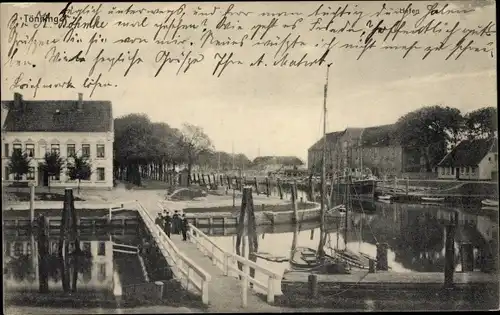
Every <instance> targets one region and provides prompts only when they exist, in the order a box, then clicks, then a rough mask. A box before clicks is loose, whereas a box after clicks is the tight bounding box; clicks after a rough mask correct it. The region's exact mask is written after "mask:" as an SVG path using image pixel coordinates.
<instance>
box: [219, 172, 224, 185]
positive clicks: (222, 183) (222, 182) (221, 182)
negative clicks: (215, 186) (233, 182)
mask: <svg viewBox="0 0 500 315" xmlns="http://www.w3.org/2000/svg"><path fill="white" fill-rule="evenodd" d="M219 183H220V185H221V186H222V185H224V181H223V177H222V174H220V175H219Z"/></svg>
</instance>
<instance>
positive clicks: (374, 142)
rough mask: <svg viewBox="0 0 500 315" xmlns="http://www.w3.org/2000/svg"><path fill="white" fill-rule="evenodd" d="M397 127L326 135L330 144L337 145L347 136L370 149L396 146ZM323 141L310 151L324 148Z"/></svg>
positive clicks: (377, 127)
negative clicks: (359, 141)
mask: <svg viewBox="0 0 500 315" xmlns="http://www.w3.org/2000/svg"><path fill="white" fill-rule="evenodd" d="M395 126H396V125H394V124H390V125H382V126H375V127H369V128H347V129H345V130H343V131H336V132H331V133H328V134H326V141H327V142H329V143H336V142H337V141H339V139H340V138H341V137H342V136H346V137H347V138H349V139H350V140H353V141H358V140H359V139H361V144H362V145H363V146H368V147H379V146H389V145H396V144H397V139H396V137H395V135H396V133H395ZM322 140H323V138H321V139H319V140H318V141H317V142H316V143H315V144H313V145H312V146H311V147H310V148H309V150H310V151H316V150H321V149H322V148H323V142H322Z"/></svg>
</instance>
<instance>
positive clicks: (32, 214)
mask: <svg viewBox="0 0 500 315" xmlns="http://www.w3.org/2000/svg"><path fill="white" fill-rule="evenodd" d="M30 222H31V226H32V227H33V223H34V222H35V183H34V182H30Z"/></svg>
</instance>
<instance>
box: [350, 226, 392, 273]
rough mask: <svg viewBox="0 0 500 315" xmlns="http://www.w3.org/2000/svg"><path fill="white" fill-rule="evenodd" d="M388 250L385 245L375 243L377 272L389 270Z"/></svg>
mask: <svg viewBox="0 0 500 315" xmlns="http://www.w3.org/2000/svg"><path fill="white" fill-rule="evenodd" d="M346 219H347V218H346ZM388 248H389V245H388V244H387V243H377V270H381V271H387V270H389V262H388V259H387V252H388Z"/></svg>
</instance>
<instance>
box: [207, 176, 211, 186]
mask: <svg viewBox="0 0 500 315" xmlns="http://www.w3.org/2000/svg"><path fill="white" fill-rule="evenodd" d="M207 178H208V186H212V180H211V179H210V174H209V175H207Z"/></svg>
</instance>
